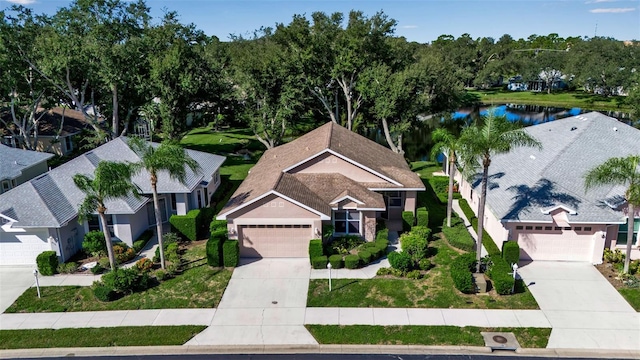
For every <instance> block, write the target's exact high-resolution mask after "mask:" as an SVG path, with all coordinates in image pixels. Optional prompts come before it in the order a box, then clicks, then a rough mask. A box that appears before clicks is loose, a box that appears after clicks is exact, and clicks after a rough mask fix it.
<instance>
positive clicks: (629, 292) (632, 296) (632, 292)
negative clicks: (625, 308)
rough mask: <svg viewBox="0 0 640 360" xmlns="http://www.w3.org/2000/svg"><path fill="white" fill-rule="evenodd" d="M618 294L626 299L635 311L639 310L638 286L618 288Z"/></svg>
mask: <svg viewBox="0 0 640 360" xmlns="http://www.w3.org/2000/svg"><path fill="white" fill-rule="evenodd" d="M618 291H619V292H620V294H621V295H622V296H623V297H624V298H625V299H626V300H627V302H628V303H629V305H631V306H632V307H633V308H634V309H636V311H640V288H625V289H618Z"/></svg>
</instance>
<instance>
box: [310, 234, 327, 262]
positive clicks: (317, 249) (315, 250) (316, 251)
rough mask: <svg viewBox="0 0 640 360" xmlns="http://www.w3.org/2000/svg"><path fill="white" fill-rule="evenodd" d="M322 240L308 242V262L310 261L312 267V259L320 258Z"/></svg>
mask: <svg viewBox="0 0 640 360" xmlns="http://www.w3.org/2000/svg"><path fill="white" fill-rule="evenodd" d="M322 255H324V254H323V250H322V240H321V239H313V240H311V241H309V261H311V265H313V259H315V258H317V257H319V256H322Z"/></svg>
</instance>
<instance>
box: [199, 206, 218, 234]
mask: <svg viewBox="0 0 640 360" xmlns="http://www.w3.org/2000/svg"><path fill="white" fill-rule="evenodd" d="M215 214H216V209H214V208H211V207H203V208H201V209H200V221H199V222H198V224H199V228H198V229H199V230H198V237H199V238H204V237H206V236H207V232H209V230H210V227H211V222H213V217H214V216H215Z"/></svg>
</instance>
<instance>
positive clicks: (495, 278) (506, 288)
mask: <svg viewBox="0 0 640 360" xmlns="http://www.w3.org/2000/svg"><path fill="white" fill-rule="evenodd" d="M490 258H491V262H492V265H491V266H490V267H489V270H488V271H487V275H488V276H489V278H490V279H491V281H492V282H493V288H494V289H496V292H497V293H498V294H500V295H508V294H511V289H513V285H514V283H515V280H514V278H513V275H512V274H510V273H511V272H512V271H513V270H512V269H511V265H509V264H507V262H506V261H505V260H504V259H503V258H502V257H500V256H498V255H490Z"/></svg>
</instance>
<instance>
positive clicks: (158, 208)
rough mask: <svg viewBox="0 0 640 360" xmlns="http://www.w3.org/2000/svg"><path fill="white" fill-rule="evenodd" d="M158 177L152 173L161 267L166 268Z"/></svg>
mask: <svg viewBox="0 0 640 360" xmlns="http://www.w3.org/2000/svg"><path fill="white" fill-rule="evenodd" d="M157 182H158V179H157V177H156V176H155V175H151V189H152V191H153V210H154V212H155V215H156V236H157V237H158V248H159V249H160V267H161V268H162V269H163V270H164V268H165V263H164V245H163V243H162V215H161V214H160V202H159V201H158V188H157V186H156V185H157Z"/></svg>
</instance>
